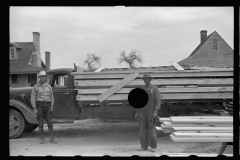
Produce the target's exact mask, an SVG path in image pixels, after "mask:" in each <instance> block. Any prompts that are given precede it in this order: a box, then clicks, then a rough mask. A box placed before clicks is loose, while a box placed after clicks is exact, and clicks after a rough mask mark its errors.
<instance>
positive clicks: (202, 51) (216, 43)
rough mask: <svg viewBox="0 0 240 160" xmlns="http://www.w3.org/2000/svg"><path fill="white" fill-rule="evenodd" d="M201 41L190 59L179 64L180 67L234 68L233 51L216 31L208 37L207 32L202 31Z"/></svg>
mask: <svg viewBox="0 0 240 160" xmlns="http://www.w3.org/2000/svg"><path fill="white" fill-rule="evenodd" d="M200 39H201V42H200V44H199V45H198V46H197V48H196V49H195V50H194V51H193V52H192V53H191V54H190V55H189V57H187V58H185V59H183V60H181V61H179V62H178V63H179V64H180V65H197V66H206V67H231V68H232V67H233V49H232V48H231V47H230V46H229V45H228V44H227V42H226V41H225V40H224V39H223V38H222V37H221V36H220V35H219V34H218V33H217V32H216V31H214V32H212V33H211V34H210V35H208V36H207V31H206V30H202V31H201V32H200Z"/></svg>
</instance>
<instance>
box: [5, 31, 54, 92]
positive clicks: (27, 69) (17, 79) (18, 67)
mask: <svg viewBox="0 0 240 160" xmlns="http://www.w3.org/2000/svg"><path fill="white" fill-rule="evenodd" d="M9 61H10V62H9V63H10V73H9V84H10V86H11V87H13V88H15V87H31V86H34V85H35V84H36V82H37V73H38V72H39V71H41V70H45V71H47V70H49V69H50V52H48V51H46V52H45V62H46V64H45V63H44V62H43V61H42V59H41V53H40V33H38V32H33V42H10V43H9Z"/></svg>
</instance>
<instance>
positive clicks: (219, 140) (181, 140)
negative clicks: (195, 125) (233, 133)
mask: <svg viewBox="0 0 240 160" xmlns="http://www.w3.org/2000/svg"><path fill="white" fill-rule="evenodd" d="M171 139H172V140H173V141H174V142H233V139H232V138H212V137H210V138H205V137H204V138H176V137H175V138H171Z"/></svg>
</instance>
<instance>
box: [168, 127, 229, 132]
mask: <svg viewBox="0 0 240 160" xmlns="http://www.w3.org/2000/svg"><path fill="white" fill-rule="evenodd" d="M173 129H174V130H175V131H222V130H229V131H233V127H173Z"/></svg>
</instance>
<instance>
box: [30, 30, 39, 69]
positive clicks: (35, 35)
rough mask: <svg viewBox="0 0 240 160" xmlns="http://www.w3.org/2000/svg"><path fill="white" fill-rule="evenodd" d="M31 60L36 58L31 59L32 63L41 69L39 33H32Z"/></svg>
mask: <svg viewBox="0 0 240 160" xmlns="http://www.w3.org/2000/svg"><path fill="white" fill-rule="evenodd" d="M35 55H36V56H35ZM32 58H37V59H33V62H37V63H35V65H36V66H38V67H41V53H40V33H39V32H33V57H32ZM33 64H34V63H33Z"/></svg>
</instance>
